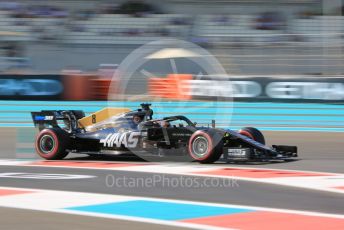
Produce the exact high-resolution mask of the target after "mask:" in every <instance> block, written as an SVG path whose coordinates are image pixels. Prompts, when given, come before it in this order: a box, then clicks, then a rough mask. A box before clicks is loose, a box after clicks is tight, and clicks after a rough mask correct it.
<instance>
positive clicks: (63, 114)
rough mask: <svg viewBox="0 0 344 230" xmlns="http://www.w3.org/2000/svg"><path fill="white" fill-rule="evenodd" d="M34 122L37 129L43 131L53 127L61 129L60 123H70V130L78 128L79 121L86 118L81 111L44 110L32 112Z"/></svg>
mask: <svg viewBox="0 0 344 230" xmlns="http://www.w3.org/2000/svg"><path fill="white" fill-rule="evenodd" d="M31 116H32V121H33V124H34V125H35V127H36V128H38V129H39V130H43V129H45V128H49V127H53V128H59V127H60V126H59V122H58V121H68V124H69V126H70V127H67V128H69V129H71V130H72V129H74V128H77V125H76V124H77V120H78V119H81V118H82V117H84V116H85V114H84V112H83V111H81V110H42V111H40V112H31Z"/></svg>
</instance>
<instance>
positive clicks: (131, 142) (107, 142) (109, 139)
mask: <svg viewBox="0 0 344 230" xmlns="http://www.w3.org/2000/svg"><path fill="white" fill-rule="evenodd" d="M139 136H140V133H139V132H125V133H110V134H108V135H107V136H106V138H104V139H101V140H100V143H102V144H103V146H104V147H110V148H111V147H117V148H120V147H121V146H124V147H126V148H135V147H136V146H137V144H138V142H139Z"/></svg>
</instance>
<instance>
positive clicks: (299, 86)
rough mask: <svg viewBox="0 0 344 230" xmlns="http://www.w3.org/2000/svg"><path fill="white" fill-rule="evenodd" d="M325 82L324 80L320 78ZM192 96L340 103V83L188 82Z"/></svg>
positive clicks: (343, 93) (343, 91)
mask: <svg viewBox="0 0 344 230" xmlns="http://www.w3.org/2000/svg"><path fill="white" fill-rule="evenodd" d="M321 80H322V81H326V78H325V79H321ZM188 85H190V88H191V92H190V93H191V95H192V96H196V97H197V96H200V97H220V98H229V97H231V96H233V97H234V98H269V99H294V100H312V99H316V100H344V83H341V82H321V81H320V80H319V82H317V81H316V80H314V79H313V80H311V81H273V80H272V81H271V79H268V78H261V79H260V80H258V81H238V80H236V81H228V80H190V81H188Z"/></svg>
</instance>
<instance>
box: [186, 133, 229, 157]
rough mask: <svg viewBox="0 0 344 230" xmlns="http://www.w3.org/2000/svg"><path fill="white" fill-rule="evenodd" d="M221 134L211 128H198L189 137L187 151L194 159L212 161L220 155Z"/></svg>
mask: <svg viewBox="0 0 344 230" xmlns="http://www.w3.org/2000/svg"><path fill="white" fill-rule="evenodd" d="M222 148H223V142H222V136H221V135H220V134H218V133H216V132H214V131H212V130H206V131H205V130H198V131H196V132H195V133H194V134H193V135H192V136H191V137H190V139H189V146H188V152H189V155H190V156H191V157H192V159H194V160H195V161H198V162H200V163H213V162H215V161H217V160H218V159H219V158H220V157H221V155H222Z"/></svg>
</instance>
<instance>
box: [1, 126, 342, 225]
mask: <svg viewBox="0 0 344 230" xmlns="http://www.w3.org/2000/svg"><path fill="white" fill-rule="evenodd" d="M2 131H5V130H4V129H2ZM13 132H14V130H13V129H11V128H9V129H6V132H1V137H2V138H1V143H0V144H1V145H0V146H1V147H2V151H1V152H2V153H4V154H3V155H2V156H3V158H8V157H9V156H10V155H11V154H9V151H12V150H11V146H12V144H15V143H13V140H15V139H13V137H14V136H15V134H13ZM264 134H265V135H266V139H267V141H268V144H289V145H297V146H298V147H299V153H300V160H298V161H293V162H288V163H273V164H240V165H233V164H230V165H229V166H233V167H236V166H243V165H244V166H245V167H255V168H279V169H298V170H312V171H323V172H336V173H344V154H343V147H342V143H343V137H344V134H343V133H326V132H321V133H312V132H264ZM69 159H71V160H75V159H77V160H85V161H86V160H90V159H92V160H95V159H94V158H90V157H84V156H81V155H80V156H78V155H71V156H70V157H69ZM96 160H106V161H113V160H125V161H127V160H130V159H122V158H120V159H118V158H114V157H107V158H103V159H96ZM131 161H134V162H135V161H137V159H135V158H133V159H131ZM190 164H191V163H190ZM221 164H223V163H221ZM3 172H26V173H30V172H31V173H66V174H81V175H93V176H96V177H94V178H88V179H80V180H78V181H77V182H76V180H58V181H57V180H54V181H53V180H39V181H38V180H35V181H32V180H30V179H11V178H1V180H0V186H6V187H7V186H8V187H20V188H38V189H52V190H63V191H77V192H78V191H81V192H89V193H103V194H117V195H133V196H145V197H154V198H168V199H178V200H189V201H202V202H215V203H223V204H239V205H250V206H263V207H272V208H282V209H295V210H306V211H315V212H324V213H333V214H344V199H343V194H335V193H329V192H322V191H315V190H307V189H302V188H293V187H287V186H279V185H272V184H262V183H258V182H248V181H240V180H239V181H237V184H238V185H239V186H235V187H230V188H228V187H227V188H219V187H216V188H215V187H209V188H202V189H199V188H185V187H176V188H175V187H164V186H162V184H157V185H156V186H155V187H140V188H136V189H132V188H128V187H111V186H108V185H107V184H106V176H107V175H109V174H110V175H113V176H117V177H123V176H126V177H130V178H146V177H152V174H151V173H142V172H128V171H120V170H116V171H106V170H102V169H99V170H98V169H97V170H88V169H77V168H47V167H28V166H24V167H23V166H1V167H0V173H3ZM165 176H166V177H175V176H174V175H165ZM190 177H191V176H190ZM203 179H204V178H203V177H200V178H199V180H203ZM0 216H1V219H3V220H5V222H4V223H5V224H4V225H3V226H4V228H3V227H1V229H22V228H23V227H24V226H25V227H26V229H35V230H40V229H46V228H47V227H49V228H50V229H54V228H51V226H56V225H55V224H54V223H57V226H58V227H56V229H66V228H67V229H95V228H98V229H109V228H110V227H111V228H113V227H115V226H118V228H119V229H162V228H163V229H174V227H167V226H160V225H155V224H154V225H150V224H142V223H137V222H128V221H122V220H108V219H104V218H95V217H83V216H74V215H72V216H71V215H66V214H55V213H48V212H37V211H28V210H19V209H8V208H0ZM18 217H20V218H18ZM19 219H20V220H21V221H18V220H19ZM42 220H44V221H42ZM2 222H3V221H2ZM35 223H36V224H35ZM38 223H39V224H38ZM87 223H89V224H87ZM64 226H68V227H64Z"/></svg>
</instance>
